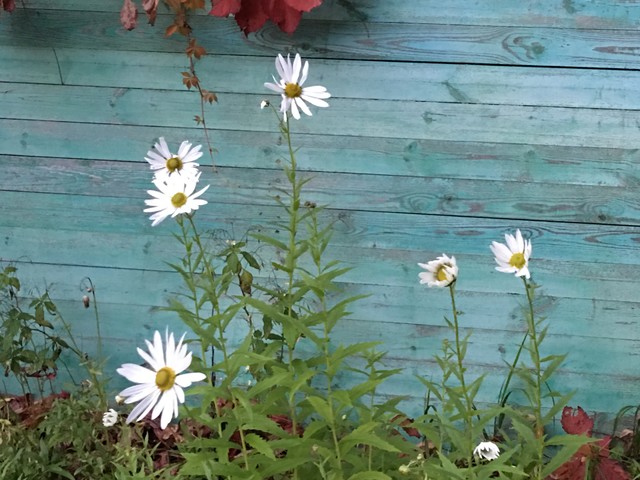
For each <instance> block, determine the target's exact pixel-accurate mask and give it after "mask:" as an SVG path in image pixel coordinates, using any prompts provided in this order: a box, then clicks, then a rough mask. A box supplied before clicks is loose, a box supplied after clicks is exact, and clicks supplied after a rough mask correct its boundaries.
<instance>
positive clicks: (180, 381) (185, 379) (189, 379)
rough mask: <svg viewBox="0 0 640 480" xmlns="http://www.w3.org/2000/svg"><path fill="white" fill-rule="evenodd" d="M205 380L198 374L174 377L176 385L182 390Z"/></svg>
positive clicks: (201, 374)
mask: <svg viewBox="0 0 640 480" xmlns="http://www.w3.org/2000/svg"><path fill="white" fill-rule="evenodd" d="M206 378H207V376H206V375H205V374H204V373H200V372H192V373H183V374H182V375H178V376H177V377H176V385H179V386H181V387H182V388H187V387H190V386H191V384H192V383H193V382H201V381H202V380H204V379H206Z"/></svg>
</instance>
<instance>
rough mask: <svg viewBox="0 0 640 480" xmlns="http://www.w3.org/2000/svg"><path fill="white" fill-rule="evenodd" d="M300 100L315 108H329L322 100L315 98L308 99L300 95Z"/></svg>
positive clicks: (308, 97) (306, 96)
mask: <svg viewBox="0 0 640 480" xmlns="http://www.w3.org/2000/svg"><path fill="white" fill-rule="evenodd" d="M302 99H303V100H304V101H305V102H309V103H310V104H311V105H315V106H316V107H321V108H326V107H328V106H329V104H328V103H327V102H325V101H324V100H320V99H319V98H315V97H310V96H309V95H302Z"/></svg>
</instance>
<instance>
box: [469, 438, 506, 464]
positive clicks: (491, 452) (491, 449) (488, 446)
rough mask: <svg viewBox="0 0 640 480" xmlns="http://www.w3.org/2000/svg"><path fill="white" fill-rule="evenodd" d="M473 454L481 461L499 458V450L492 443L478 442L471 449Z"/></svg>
mask: <svg viewBox="0 0 640 480" xmlns="http://www.w3.org/2000/svg"><path fill="white" fill-rule="evenodd" d="M473 454H474V455H475V456H476V457H478V458H479V459H481V460H489V461H491V460H495V459H496V458H498V457H499V456H500V449H499V448H498V446H497V445H496V444H495V443H493V442H480V443H479V444H478V446H477V447H476V448H474V449H473Z"/></svg>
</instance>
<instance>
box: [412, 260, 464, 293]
mask: <svg viewBox="0 0 640 480" xmlns="http://www.w3.org/2000/svg"><path fill="white" fill-rule="evenodd" d="M418 265H419V266H420V267H422V268H424V269H425V270H426V272H420V273H419V274H418V276H419V277H420V283H421V284H424V283H426V284H427V286H429V287H448V286H449V285H451V284H452V283H453V282H455V281H456V278H458V265H457V264H456V257H448V256H447V255H445V254H444V253H443V254H442V256H440V257H438V258H436V259H435V260H431V261H430V262H428V263H418Z"/></svg>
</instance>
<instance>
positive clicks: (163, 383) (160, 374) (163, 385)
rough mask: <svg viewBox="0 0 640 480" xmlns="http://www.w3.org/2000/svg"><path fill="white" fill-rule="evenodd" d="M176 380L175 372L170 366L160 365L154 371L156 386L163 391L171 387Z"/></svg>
mask: <svg viewBox="0 0 640 480" xmlns="http://www.w3.org/2000/svg"><path fill="white" fill-rule="evenodd" d="M175 381H176V372H174V370H173V368H171V367H162V368H161V369H160V370H158V371H157V372H156V386H157V387H158V388H159V389H160V390H161V391H163V392H166V391H167V390H169V389H171V387H173V384H174V383H175Z"/></svg>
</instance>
